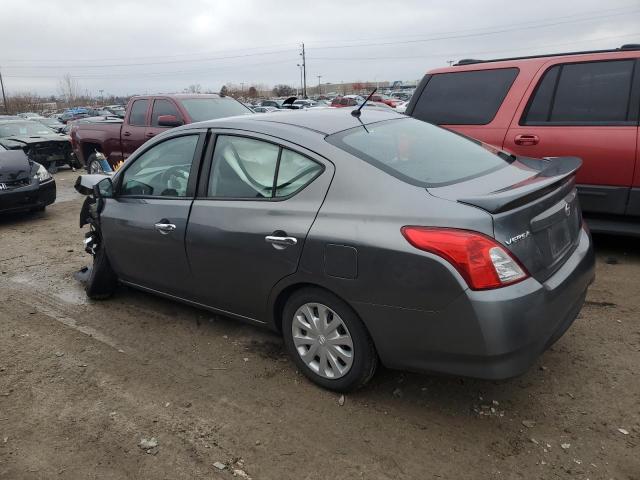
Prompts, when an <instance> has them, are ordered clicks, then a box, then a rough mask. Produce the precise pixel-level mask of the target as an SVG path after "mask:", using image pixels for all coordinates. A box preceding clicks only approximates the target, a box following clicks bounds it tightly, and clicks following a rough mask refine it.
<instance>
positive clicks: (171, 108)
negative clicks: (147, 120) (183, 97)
mask: <svg viewBox="0 0 640 480" xmlns="http://www.w3.org/2000/svg"><path fill="white" fill-rule="evenodd" d="M161 115H173V116H175V117H176V118H177V119H178V120H182V116H181V115H180V112H178V109H177V108H176V106H175V105H174V104H173V102H171V101H169V100H165V99H163V98H160V99H158V100H155V101H154V102H153V112H152V113H151V125H152V126H154V127H158V126H160V122H159V121H158V117H160V116H161Z"/></svg>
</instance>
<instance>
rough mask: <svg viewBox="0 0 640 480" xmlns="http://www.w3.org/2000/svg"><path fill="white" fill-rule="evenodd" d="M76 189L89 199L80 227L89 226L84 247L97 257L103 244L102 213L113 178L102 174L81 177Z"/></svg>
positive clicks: (82, 214) (85, 203)
mask: <svg viewBox="0 0 640 480" xmlns="http://www.w3.org/2000/svg"><path fill="white" fill-rule="evenodd" d="M74 188H75V189H76V191H77V192H78V193H80V194H82V195H85V196H86V197H87V198H85V200H84V203H83V204H82V208H81V209H80V227H81V228H82V227H84V226H85V225H89V231H88V232H87V233H85V236H84V240H83V245H84V250H85V252H87V253H89V254H91V255H94V256H95V255H96V252H97V250H98V248H99V247H100V244H101V242H102V235H101V231H100V212H101V211H102V209H103V208H104V199H105V198H107V197H108V196H110V195H111V191H112V188H113V187H112V183H111V178H109V177H107V176H105V175H100V174H97V175H80V176H79V177H78V179H77V180H76V183H75V186H74Z"/></svg>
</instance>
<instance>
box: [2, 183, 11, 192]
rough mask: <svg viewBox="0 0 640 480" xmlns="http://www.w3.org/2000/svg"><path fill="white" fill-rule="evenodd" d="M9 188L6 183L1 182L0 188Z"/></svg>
mask: <svg viewBox="0 0 640 480" xmlns="http://www.w3.org/2000/svg"><path fill="white" fill-rule="evenodd" d="M8 188H9V187H7V184H6V183H0V190H7V189H8Z"/></svg>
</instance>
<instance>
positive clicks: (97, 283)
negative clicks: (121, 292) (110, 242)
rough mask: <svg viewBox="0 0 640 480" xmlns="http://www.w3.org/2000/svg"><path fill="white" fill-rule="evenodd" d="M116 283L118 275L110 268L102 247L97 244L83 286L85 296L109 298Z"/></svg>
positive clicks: (96, 298)
mask: <svg viewBox="0 0 640 480" xmlns="http://www.w3.org/2000/svg"><path fill="white" fill-rule="evenodd" d="M117 285H118V277H117V276H116V274H115V272H114V271H113V269H112V268H111V264H110V263H109V258H108V257H107V254H106V252H105V251H104V247H103V246H102V245H98V246H97V247H96V249H95V253H94V255H93V267H92V268H91V273H90V274H89V279H88V280H87V284H86V285H85V287H84V290H85V292H86V293H87V297H89V298H91V299H93V300H103V299H105V298H109V297H110V296H111V295H113V292H115V290H116V286H117Z"/></svg>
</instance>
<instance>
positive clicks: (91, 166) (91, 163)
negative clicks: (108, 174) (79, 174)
mask: <svg viewBox="0 0 640 480" xmlns="http://www.w3.org/2000/svg"><path fill="white" fill-rule="evenodd" d="M87 172H88V173H90V174H96V173H104V170H103V169H102V165H100V161H99V160H98V157H97V156H96V154H95V153H92V154H91V155H89V158H88V159H87Z"/></svg>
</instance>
